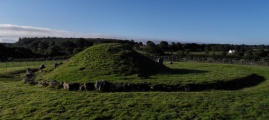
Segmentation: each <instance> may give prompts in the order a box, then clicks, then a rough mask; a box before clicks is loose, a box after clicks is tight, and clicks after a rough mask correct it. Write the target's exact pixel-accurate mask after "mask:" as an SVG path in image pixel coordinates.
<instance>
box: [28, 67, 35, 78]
mask: <svg viewBox="0 0 269 120" xmlns="http://www.w3.org/2000/svg"><path fill="white" fill-rule="evenodd" d="M33 75H34V70H33V69H31V68H27V69H26V76H27V77H28V76H33Z"/></svg>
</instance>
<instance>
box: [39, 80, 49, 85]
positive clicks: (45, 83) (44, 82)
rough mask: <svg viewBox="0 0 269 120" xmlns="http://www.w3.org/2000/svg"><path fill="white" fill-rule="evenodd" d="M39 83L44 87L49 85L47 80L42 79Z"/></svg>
mask: <svg viewBox="0 0 269 120" xmlns="http://www.w3.org/2000/svg"><path fill="white" fill-rule="evenodd" d="M38 85H39V86H42V87H47V86H48V85H49V82H48V81H46V80H42V81H39V82H38Z"/></svg>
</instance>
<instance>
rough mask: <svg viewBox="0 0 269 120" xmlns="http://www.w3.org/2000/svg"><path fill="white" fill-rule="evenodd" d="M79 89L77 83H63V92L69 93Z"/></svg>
mask: <svg viewBox="0 0 269 120" xmlns="http://www.w3.org/2000/svg"><path fill="white" fill-rule="evenodd" d="M79 87H80V84H79V83H66V82H64V83H63V88H64V89H65V90H69V91H72V90H79Z"/></svg>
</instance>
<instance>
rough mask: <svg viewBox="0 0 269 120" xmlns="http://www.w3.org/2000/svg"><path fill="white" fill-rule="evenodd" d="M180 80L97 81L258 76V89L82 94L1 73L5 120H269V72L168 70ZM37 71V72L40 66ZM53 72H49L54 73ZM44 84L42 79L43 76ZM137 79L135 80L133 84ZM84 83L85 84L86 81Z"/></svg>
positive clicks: (188, 66)
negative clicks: (39, 85)
mask: <svg viewBox="0 0 269 120" xmlns="http://www.w3.org/2000/svg"><path fill="white" fill-rule="evenodd" d="M165 65H166V66H168V67H169V68H172V69H177V70H178V71H179V74H156V75H152V76H150V79H138V78H135V76H132V75H130V76H126V77H127V79H126V78H122V77H120V76H115V77H96V78H93V79H91V81H94V80H97V79H106V80H109V81H113V82H136V83H139V82H149V83H152V84H159V83H163V84H189V83H203V84H208V83H214V82H216V81H228V80H233V79H235V78H240V77H244V76H246V75H250V74H256V75H259V76H262V77H264V78H265V80H264V81H263V82H261V83H259V84H258V85H255V86H251V87H246V88H243V89H240V90H234V91H232V90H230V91H229V90H210V91H200V92H110V93H98V92H94V91H91V92H78V91H65V90H62V89H50V88H44V87H38V86H31V85H25V84H22V83H21V80H22V77H23V76H24V75H23V74H24V70H25V68H27V67H11V68H0V96H1V97H0V110H1V112H0V119H145V120H148V119H164V120H167V119H250V120H253V119H262V120H264V119H268V118H269V114H268V113H269V82H268V80H269V74H268V73H269V67H266V66H240V65H226V64H206V63H191V62H187V63H181V62H179V63H175V64H172V65H170V64H165ZM35 67H36V68H37V67H38V66H35ZM52 68H53V66H52V65H51V66H47V70H48V71H49V70H51V69H52ZM38 75H39V78H42V74H40V73H38ZM132 78H133V79H132ZM81 82H83V81H81Z"/></svg>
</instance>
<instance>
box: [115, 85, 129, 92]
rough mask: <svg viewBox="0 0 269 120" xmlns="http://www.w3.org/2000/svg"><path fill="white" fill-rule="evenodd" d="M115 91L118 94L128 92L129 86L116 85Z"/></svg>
mask: <svg viewBox="0 0 269 120" xmlns="http://www.w3.org/2000/svg"><path fill="white" fill-rule="evenodd" d="M115 91H117V92H128V85H127V84H124V83H120V84H116V85H115Z"/></svg>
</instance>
